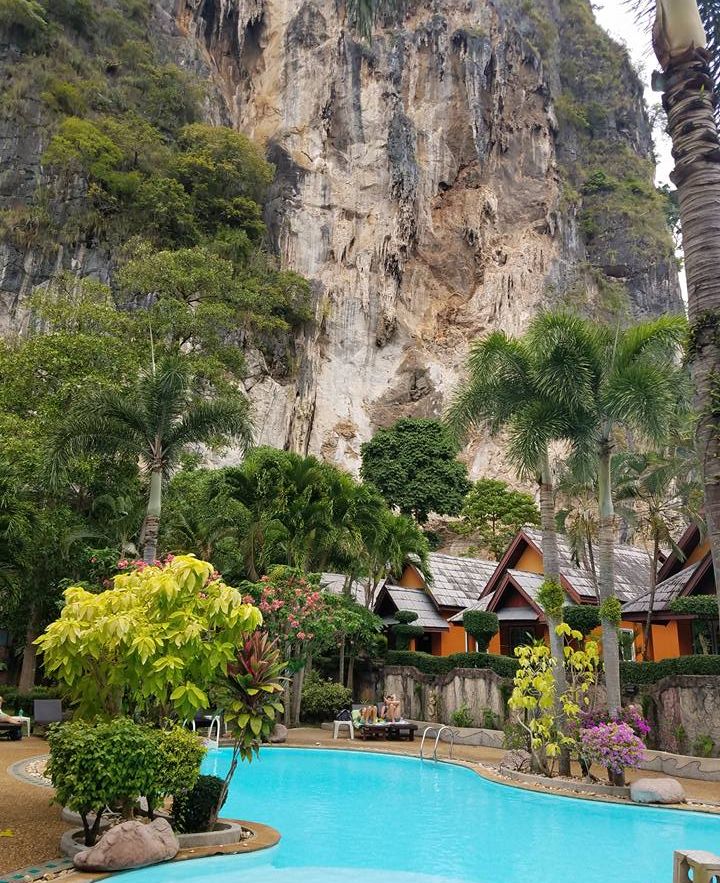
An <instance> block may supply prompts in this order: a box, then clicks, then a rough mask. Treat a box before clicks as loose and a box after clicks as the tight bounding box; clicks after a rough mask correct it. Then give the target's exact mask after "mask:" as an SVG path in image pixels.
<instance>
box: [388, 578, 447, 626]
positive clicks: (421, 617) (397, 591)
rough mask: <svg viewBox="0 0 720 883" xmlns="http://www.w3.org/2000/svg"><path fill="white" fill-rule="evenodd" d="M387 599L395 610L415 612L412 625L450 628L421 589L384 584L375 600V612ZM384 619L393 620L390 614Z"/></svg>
mask: <svg viewBox="0 0 720 883" xmlns="http://www.w3.org/2000/svg"><path fill="white" fill-rule="evenodd" d="M388 600H389V601H390V604H391V606H393V607H394V608H395V610H396V611H397V610H412V612H413V613H417V619H416V620H415V621H414V622H413V625H419V626H422V627H423V628H424V629H428V630H434V631H438V630H442V631H447V630H448V629H449V628H450V626H449V625H448V624H447V622H445V620H444V619H443V617H442V616H440V614H439V613H438V612H437V609H436V608H435V605H434V604H433V602H432V600H431V599H430V598H429V597H428V596H427V595H426V593H425V592H424V591H423V590H422V589H403V588H401V587H400V586H389V585H385V586H383V588H382V590H381V591H380V594H379V595H378V598H377V601H376V602H375V612H376V613H377V612H378V611H379V610H381V609H382V608H383V606H386V602H387V601H388ZM384 619H385V621H386V622H388V623H389V622H394V620H393V618H392V617H391V616H385V617H384Z"/></svg>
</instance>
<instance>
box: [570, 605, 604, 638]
mask: <svg viewBox="0 0 720 883" xmlns="http://www.w3.org/2000/svg"><path fill="white" fill-rule="evenodd" d="M563 619H564V620H565V622H566V623H567V624H568V625H569V626H570V628H571V629H575V631H578V632H581V633H582V634H583V635H589V634H590V633H591V632H592V631H593V629H596V628H598V627H599V625H600V612H599V610H598V608H597V607H596V606H595V605H593V604H569V605H567V606H566V607H563Z"/></svg>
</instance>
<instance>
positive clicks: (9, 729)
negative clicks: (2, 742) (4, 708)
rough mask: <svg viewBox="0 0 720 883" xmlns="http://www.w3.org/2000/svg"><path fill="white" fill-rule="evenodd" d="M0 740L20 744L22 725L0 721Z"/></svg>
mask: <svg viewBox="0 0 720 883" xmlns="http://www.w3.org/2000/svg"><path fill="white" fill-rule="evenodd" d="M0 738H1V739H8V740H9V741H10V742H18V741H19V740H20V739H22V724H14V723H13V722H12V721H0Z"/></svg>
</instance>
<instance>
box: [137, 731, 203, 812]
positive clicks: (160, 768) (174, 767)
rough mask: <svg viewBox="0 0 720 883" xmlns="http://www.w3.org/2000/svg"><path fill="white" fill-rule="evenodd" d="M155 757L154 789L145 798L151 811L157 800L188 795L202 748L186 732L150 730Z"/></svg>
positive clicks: (197, 767) (195, 776)
mask: <svg viewBox="0 0 720 883" xmlns="http://www.w3.org/2000/svg"><path fill="white" fill-rule="evenodd" d="M152 736H153V739H154V741H155V749H156V752H157V756H156V759H155V763H156V771H157V774H156V779H155V784H154V787H153V788H152V789H151V790H150V791H148V792H147V793H146V794H145V796H146V797H147V799H148V803H149V805H150V809H151V810H152V809H153V808H154V807H155V806H156V805H157V803H158V802H159V801H160V799H161V798H163V797H167V796H169V795H173V796H176V795H180V794H183V793H184V792H186V791H190V790H191V789H192V788H193V787H194V785H195V783H196V781H197V778H198V776H199V774H200V764H201V762H202V759H203V757H204V756H205V747H204V746H203V744H202V743H201V742H200V740H199V739H198V738H197V736H196V735H195V734H194V733H192V732H191V731H190V730H186V729H184V728H183V727H173V728H172V729H171V730H153V731H152Z"/></svg>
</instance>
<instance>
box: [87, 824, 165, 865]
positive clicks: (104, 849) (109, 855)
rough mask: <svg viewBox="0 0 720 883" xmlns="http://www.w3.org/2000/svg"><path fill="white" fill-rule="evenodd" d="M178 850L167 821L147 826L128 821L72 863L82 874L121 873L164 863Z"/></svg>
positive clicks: (111, 830)
mask: <svg viewBox="0 0 720 883" xmlns="http://www.w3.org/2000/svg"><path fill="white" fill-rule="evenodd" d="M179 848H180V847H179V845H178V841H177V837H176V836H175V834H174V833H173V830H172V828H171V827H170V824H169V822H168V821H167V819H155V820H154V821H152V822H150V823H149V824H147V825H145V824H143V822H139V821H130V822H123V823H122V824H120V825H116V826H115V827H114V828H111V829H110V830H109V831H108V832H107V833H106V834H103V836H102V838H101V839H100V841H99V842H98V843H97V844H96V845H95V846H93V847H91V848H90V849H86V850H84V851H83V852H79V853H78V854H77V855H76V856H75V858H74V859H73V862H74V864H75V867H76V868H79V869H80V870H83V871H123V870H125V869H126V868H143V867H145V866H146V865H155V864H157V863H158V862H164V861H168V860H169V859H171V858H175V856H176V855H177V853H178V849H179Z"/></svg>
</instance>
